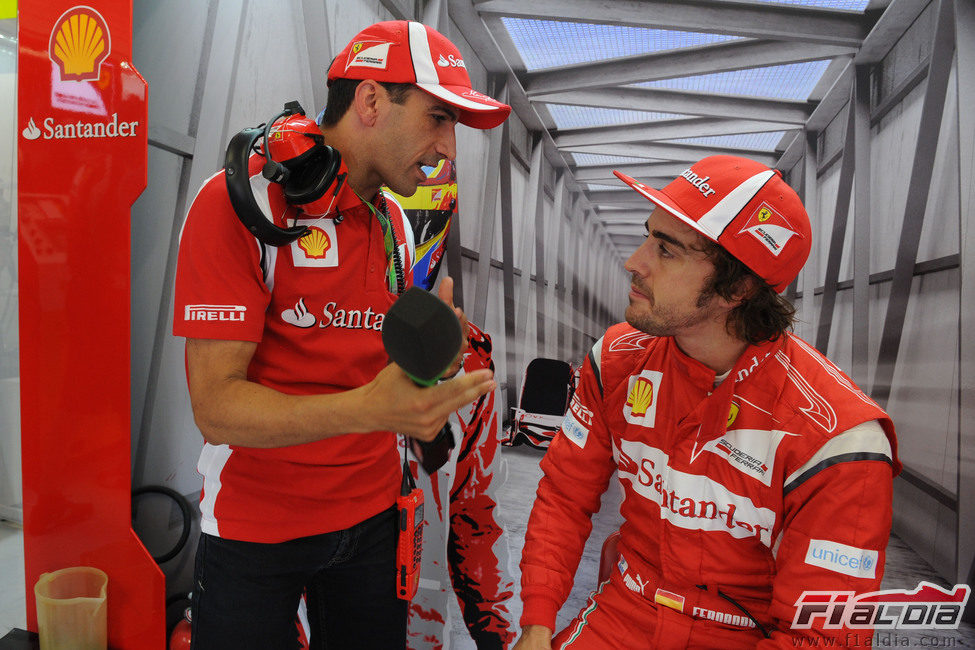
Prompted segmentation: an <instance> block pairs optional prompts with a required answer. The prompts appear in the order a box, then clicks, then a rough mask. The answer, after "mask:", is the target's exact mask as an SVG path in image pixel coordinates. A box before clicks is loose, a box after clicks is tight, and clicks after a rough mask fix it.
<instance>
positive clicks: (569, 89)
mask: <svg viewBox="0 0 975 650" xmlns="http://www.w3.org/2000/svg"><path fill="white" fill-rule="evenodd" d="M442 2H445V3H446V6H440V7H439V8H437V9H434V10H435V11H441V12H442V11H447V12H448V13H449V16H450V19H451V20H452V21H453V23H454V24H455V25H456V26H457V27H458V28H459V29H460V30H461V32H462V33H463V35H464V37H465V38H466V39H467V41H468V42H469V43H470V44H471V46H472V47H473V48H474V49H475V51H477V53H478V56H479V58H480V59H481V61H482V63H483V64H484V65H485V67H486V68H487V70H488V72H489V74H490V75H491V77H492V79H493V80H494V82H495V86H496V88H498V89H500V88H502V87H503V88H504V89H505V90H506V92H507V97H508V101H509V103H510V104H511V105H512V106H513V108H514V111H515V113H516V114H517V115H518V117H519V118H520V120H521V121H522V122H523V123H524V124H525V125H526V127H527V128H528V129H529V131H531V132H533V133H535V134H536V136H537V137H541V138H542V143H543V145H544V147H543V149H544V155H545V157H546V159H547V160H548V162H549V163H550V164H551V165H552V166H553V167H555V168H556V169H565V170H567V171H568V172H569V173H568V175H567V179H566V181H565V187H566V189H567V190H569V191H570V192H575V193H577V194H578V195H580V196H581V197H582V198H583V201H584V205H586V209H587V210H589V211H590V214H591V215H593V216H594V217H595V219H596V220H597V221H598V222H600V223H601V224H602V226H603V228H604V229H605V231H606V234H607V235H608V236H609V237H610V239H611V241H612V242H613V244H614V246H615V247H616V249H617V251H618V253H619V255H620V257H621V258H624V259H625V258H626V257H627V256H629V255H630V253H631V252H632V251H633V250H635V248H636V247H637V246H638V245H639V243H640V242H641V241H642V240H643V237H644V228H643V223H644V221H645V219H646V217H647V206H646V201H645V200H644V199H643V198H642V197H640V196H638V195H636V194H634V193H633V192H632V191H629V190H628V189H625V188H624V187H623V186H622V183H620V182H619V181H618V180H617V179H616V178H615V177H614V176H613V174H612V171H613V170H614V169H619V170H620V171H623V172H624V173H627V174H629V175H631V176H634V177H636V178H639V179H640V180H643V181H644V182H646V183H648V184H650V185H652V186H658V187H659V186H660V185H662V184H665V183H666V182H668V181H669V180H671V179H673V178H674V177H675V176H677V175H678V174H679V173H680V172H681V171H682V170H683V169H685V168H686V167H687V164H688V163H689V162H693V161H696V160H698V159H699V158H701V157H703V156H706V155H710V154H712V153H735V154H739V155H745V156H748V157H751V158H754V159H756V160H760V161H762V162H764V163H766V164H768V165H770V166H774V167H777V168H779V169H781V170H783V171H788V170H789V169H790V168H791V167H792V166H793V165H795V164H796V163H797V162H798V160H799V159H800V157H801V155H802V152H803V150H804V143H805V137H804V132H805V134H806V135H808V134H809V133H816V132H818V131H820V130H822V128H824V127H825V125H826V124H828V123H829V121H830V120H832V119H833V117H834V116H835V115H836V114H837V112H838V111H839V110H840V109H841V108H842V107H843V106H844V105H845V104H846V103H847V102H848V100H849V98H850V90H851V88H852V85H853V77H854V63H857V64H862V63H867V62H870V61H876V60H879V59H880V58H881V57H882V56H883V55H884V54H885V53H886V52H887V51H889V50H890V48H891V47H892V46H893V44H894V42H895V40H896V38H897V37H898V36H899V35H900V34H902V33H903V31H904V29H905V27H906V26H907V25H909V24H910V23H911V22H912V21H914V20H915V19H916V18H917V16H918V14H919V13H920V11H921V10H922V9H923V8H924V6H925V4H926V3H925V2H921V1H919V0H791V1H790V0H779V1H778V2H765V1H752V2H744V1H731V0H680V1H669V0H532V1H531V2H525V1H524V0H442ZM402 3H403V0H383V4H384V5H385V6H386V7H387V8H388V9H390V10H393V11H394V13H400V14H403V15H406V12H405V11H404V10H405V7H404V6H401V5H402ZM430 4H431V3H427V5H428V6H427V11H430V6H429V5H430ZM433 4H436V3H433Z"/></svg>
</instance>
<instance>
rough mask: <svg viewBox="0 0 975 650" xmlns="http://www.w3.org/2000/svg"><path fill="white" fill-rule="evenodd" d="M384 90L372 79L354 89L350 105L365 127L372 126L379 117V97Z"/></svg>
mask: <svg viewBox="0 0 975 650" xmlns="http://www.w3.org/2000/svg"><path fill="white" fill-rule="evenodd" d="M383 91H384V89H383V88H382V87H381V86H380V85H379V84H378V83H377V82H375V81H373V80H372V79H366V80H365V81H362V82H360V83H359V85H358V86H356V88H355V96H354V97H353V99H352V105H353V107H354V108H355V112H356V115H358V116H359V120H360V121H361V122H362V123H363V124H365V125H366V126H373V125H374V124H375V123H376V119H377V117H378V115H379V104H380V101H381V99H380V96H381V94H382V92H383Z"/></svg>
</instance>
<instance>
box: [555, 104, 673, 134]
mask: <svg viewBox="0 0 975 650" xmlns="http://www.w3.org/2000/svg"><path fill="white" fill-rule="evenodd" d="M546 106H547V107H548V112H549V113H550V114H551V115H552V119H553V120H555V126H556V127H557V128H559V129H580V128H586V127H594V126H618V125H621V124H634V123H637V122H651V121H655V120H673V119H678V118H681V117H686V116H685V115H675V114H673V113H653V112H648V111H631V110H624V109H616V108H598V107H592V106H574V105H567V104H546Z"/></svg>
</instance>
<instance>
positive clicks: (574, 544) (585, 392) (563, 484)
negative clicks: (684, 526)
mask: <svg viewBox="0 0 975 650" xmlns="http://www.w3.org/2000/svg"><path fill="white" fill-rule="evenodd" d="M601 345H602V339H600V340H599V341H598V342H597V343H596V346H597V347H596V348H594V349H598V348H599V347H600V346H601ZM592 363H593V356H592V355H590V357H589V358H588V359H586V361H585V363H584V364H583V367H582V374H581V378H580V380H579V386H578V389H577V390H576V392H575V394H574V395H573V397H572V403H571V405H570V408H569V412H568V413H566V416H565V420H563V422H562V426H561V427H560V429H559V431H558V433H557V434H556V436H555V438H554V439H553V440H552V443H551V445H550V446H549V448H548V451H547V452H546V453H545V457H544V458H543V459H542V462H541V467H542V471H543V472H544V476H543V477H542V480H541V481H540V482H539V484H538V493H537V496H536V497H535V504H534V506H533V507H532V513H531V517H530V518H529V520H528V530H527V532H526V533H525V547H524V551H523V553H522V559H521V599H522V602H523V604H524V610H523V614H522V617H521V624H522V625H523V626H524V625H544V626H546V627H548V628H550V629H552V630H554V629H555V617H556V614H557V613H558V610H559V608H560V607H561V606H562V604H563V603H565V599H566V598H567V597H568V595H569V591H570V590H571V589H572V579H573V576H574V575H575V572H576V569H577V568H578V565H579V560H580V558H581V557H582V551H583V549H584V548H585V545H586V540H587V539H588V538H589V533H590V532H591V530H592V520H591V517H592V514H593V513H594V512H596V511H597V510H599V505H600V497H601V496H602V494H603V492H605V491H606V486H607V484H608V482H609V479H610V477H611V476H612V474H613V471H614V470H615V469H616V462H615V461H614V459H613V452H612V441H611V439H610V434H609V431H608V429H607V427H606V425H605V422H604V418H603V416H602V411H601V406H602V396H601V390H600V384H599V379H598V377H597V374H596V373H597V372H598V370H599V369H598V368H595V369H594V368H593V365H592Z"/></svg>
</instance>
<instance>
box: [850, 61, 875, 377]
mask: <svg viewBox="0 0 975 650" xmlns="http://www.w3.org/2000/svg"><path fill="white" fill-rule="evenodd" d="M853 100H854V101H853V103H852V107H851V108H852V111H853V114H854V119H853V129H854V138H853V141H854V145H853V147H854V149H855V150H856V154H855V162H854V167H855V168H856V192H855V194H854V195H853V338H852V344H853V363H852V364H851V367H850V373H851V375H852V376H853V380H854V381H855V382H856V383H857V385H859V386H861V387H867V388H868V389H869V383H868V382H869V380H870V377H869V374H870V373H869V350H870V222H871V200H870V192H871V187H870V184H871V182H870V179H871V175H870V155H871V139H872V137H871V133H870V68H869V67H868V66H865V65H862V66H861V65H858V66H857V67H856V83H855V85H854V91H853Z"/></svg>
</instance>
